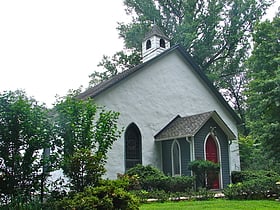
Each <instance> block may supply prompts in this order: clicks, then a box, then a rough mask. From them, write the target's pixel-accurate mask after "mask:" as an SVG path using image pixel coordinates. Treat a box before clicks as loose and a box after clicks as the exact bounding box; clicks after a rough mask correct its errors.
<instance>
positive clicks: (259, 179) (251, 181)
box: [223, 170, 280, 199]
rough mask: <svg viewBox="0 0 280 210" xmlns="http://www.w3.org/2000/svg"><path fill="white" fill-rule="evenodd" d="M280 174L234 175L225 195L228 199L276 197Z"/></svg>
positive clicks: (268, 172)
mask: <svg viewBox="0 0 280 210" xmlns="http://www.w3.org/2000/svg"><path fill="white" fill-rule="evenodd" d="M279 179H280V176H279V174H277V173H275V172H273V171H262V170H260V171H241V172H239V171H238V172H237V171H236V172H233V173H232V182H233V184H230V185H229V186H228V187H227V188H226V189H224V191H223V192H224V194H225V196H226V197H227V198H228V199H268V198H272V197H273V196H275V195H276V194H277V193H278V192H279V189H277V186H276V182H277V181H278V180H279Z"/></svg>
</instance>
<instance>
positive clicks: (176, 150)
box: [171, 141, 181, 176]
mask: <svg viewBox="0 0 280 210" xmlns="http://www.w3.org/2000/svg"><path fill="white" fill-rule="evenodd" d="M171 152H172V173H173V176H176V175H181V151H180V145H179V143H178V141H174V142H173V144H172V150H171Z"/></svg>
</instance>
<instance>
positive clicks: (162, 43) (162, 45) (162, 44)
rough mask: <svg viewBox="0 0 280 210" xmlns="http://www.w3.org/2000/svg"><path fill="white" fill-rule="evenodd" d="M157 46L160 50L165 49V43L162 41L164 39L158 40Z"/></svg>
mask: <svg viewBox="0 0 280 210" xmlns="http://www.w3.org/2000/svg"><path fill="white" fill-rule="evenodd" d="M159 46H160V47H162V48H165V41H164V39H160V40H159Z"/></svg>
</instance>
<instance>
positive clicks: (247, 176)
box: [231, 170, 279, 184]
mask: <svg viewBox="0 0 280 210" xmlns="http://www.w3.org/2000/svg"><path fill="white" fill-rule="evenodd" d="M266 177H279V174H278V173H276V172H274V171H265V170H255V171H251V170H248V171H233V172H232V173H231V181H232V183H233V184H236V183H238V182H243V181H249V180H252V179H262V178H266Z"/></svg>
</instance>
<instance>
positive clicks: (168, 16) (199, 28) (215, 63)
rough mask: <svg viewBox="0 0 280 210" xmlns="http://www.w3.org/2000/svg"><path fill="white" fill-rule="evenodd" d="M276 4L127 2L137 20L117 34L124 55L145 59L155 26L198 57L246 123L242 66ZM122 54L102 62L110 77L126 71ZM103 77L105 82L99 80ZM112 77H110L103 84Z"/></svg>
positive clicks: (268, 1) (206, 0)
mask: <svg viewBox="0 0 280 210" xmlns="http://www.w3.org/2000/svg"><path fill="white" fill-rule="evenodd" d="M271 2H272V1H271V0H264V1H257V0H248V1H243V0H235V1H232V0H198V1H184V0H170V1H158V0H125V1H124V4H125V6H126V9H125V10H126V13H127V14H128V15H129V16H131V17H132V22H131V23H119V26H118V28H117V29H118V31H119V35H120V37H121V38H123V39H124V43H125V48H126V50H125V51H127V49H128V50H130V51H129V52H131V51H132V54H137V55H140V53H141V43H142V41H143V39H144V37H145V34H146V33H147V32H148V31H149V29H150V26H151V24H152V23H154V22H155V23H156V24H157V25H158V26H160V27H161V28H162V30H163V31H164V33H165V34H166V35H167V36H168V37H169V38H171V43H173V44H174V43H176V44H181V45H182V46H183V47H184V48H185V49H186V50H187V51H188V52H189V53H190V54H191V55H192V56H193V58H194V59H195V61H196V63H197V64H198V65H199V66H200V67H201V68H202V70H203V71H205V73H206V74H207V75H208V76H209V77H210V79H211V80H212V81H213V82H214V84H215V85H216V87H217V88H218V89H223V94H224V96H225V97H226V99H227V100H230V101H231V103H232V104H233V106H234V108H235V109H236V110H237V111H238V113H239V114H240V116H241V117H242V120H243V121H245V118H244V108H245V107H244V96H243V95H242V91H243V89H244V83H246V81H247V79H246V74H245V72H246V68H245V67H244V65H243V64H244V61H245V60H246V58H247V57H248V52H249V51H250V48H251V46H250V40H251V33H252V31H253V26H254V24H255V23H256V22H257V21H259V20H260V19H261V17H262V16H263V14H264V12H265V10H266V9H267V7H268V6H269V5H270V4H271ZM125 51H124V52H123V54H125ZM118 54H119V52H118V53H116V54H115V55H114V56H113V59H111V61H110V60H108V59H106V62H101V65H100V66H102V67H104V68H105V69H106V70H105V72H106V71H107V72H109V73H108V74H109V75H112V74H111V72H113V73H114V74H115V73H117V72H118V68H117V66H121V67H122V63H123V62H120V63H121V64H119V63H118V62H117V61H116V60H115V58H117V60H118V56H119V55H118ZM123 57H124V56H121V58H120V59H119V60H122V58H123ZM107 58H108V57H107ZM126 60H129V59H126ZM139 63H140V59H136V60H135V62H130V64H133V65H136V64H139ZM108 64H110V65H108ZM112 67H113V68H112ZM112 69H114V70H113V71H112ZM120 69H121V70H123V68H120ZM95 75H97V76H102V75H99V74H98V73H96V72H95V73H93V75H92V76H93V77H92V78H93V79H92V81H94V76H95ZM100 78H102V77H98V80H99V81H100ZM107 78H108V77H107V75H106V74H105V76H104V77H103V79H101V80H106V79H107Z"/></svg>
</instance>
